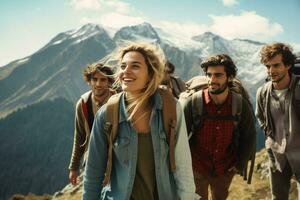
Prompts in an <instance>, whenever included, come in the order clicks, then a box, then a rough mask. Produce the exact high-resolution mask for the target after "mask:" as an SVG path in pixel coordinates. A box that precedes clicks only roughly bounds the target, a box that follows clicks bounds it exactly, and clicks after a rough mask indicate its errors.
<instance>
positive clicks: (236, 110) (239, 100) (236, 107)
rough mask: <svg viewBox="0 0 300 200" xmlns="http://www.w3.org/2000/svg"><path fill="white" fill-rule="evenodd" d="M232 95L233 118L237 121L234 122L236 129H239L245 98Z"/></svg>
mask: <svg viewBox="0 0 300 200" xmlns="http://www.w3.org/2000/svg"><path fill="white" fill-rule="evenodd" d="M231 94H232V116H233V117H235V118H236V119H237V120H234V127H235V128H237V125H238V123H239V122H240V120H241V114H242V106H243V97H242V95H241V94H238V93H236V92H233V91H232V92H231Z"/></svg>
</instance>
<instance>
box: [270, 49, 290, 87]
mask: <svg viewBox="0 0 300 200" xmlns="http://www.w3.org/2000/svg"><path fill="white" fill-rule="evenodd" d="M265 65H266V68H267V73H268V75H269V76H270V77H271V80H272V82H273V83H279V82H281V81H282V80H284V79H285V78H288V77H287V76H289V69H290V66H286V65H285V64H284V63H283V61H282V55H281V54H278V55H276V56H274V57H273V58H271V59H270V60H269V61H268V62H267V63H266V64H265Z"/></svg>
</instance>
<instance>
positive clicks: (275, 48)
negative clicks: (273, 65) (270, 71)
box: [260, 42, 296, 71]
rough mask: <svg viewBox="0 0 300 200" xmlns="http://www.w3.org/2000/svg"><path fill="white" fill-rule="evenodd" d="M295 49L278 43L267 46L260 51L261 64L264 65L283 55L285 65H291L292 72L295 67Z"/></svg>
mask: <svg viewBox="0 0 300 200" xmlns="http://www.w3.org/2000/svg"><path fill="white" fill-rule="evenodd" d="M292 51H293V49H292V47H290V46H289V45H287V44H284V43H280V42H276V43H272V44H266V45H265V46H263V47H262V49H261V51H260V56H261V59H260V62H261V63H262V64H264V65H266V63H267V62H268V61H269V60H271V59H272V58H274V57H275V56H277V55H280V54H281V55H282V62H283V63H284V65H291V68H290V71H291V70H292V68H293V67H294V63H295V60H296V56H295V55H294V54H293V52H292Z"/></svg>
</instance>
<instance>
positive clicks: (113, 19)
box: [100, 12, 145, 28]
mask: <svg viewBox="0 0 300 200" xmlns="http://www.w3.org/2000/svg"><path fill="white" fill-rule="evenodd" d="M144 21H145V19H144V18H143V17H139V16H136V17H135V16H130V15H123V14H120V13H116V12H111V13H107V14H104V15H103V16H102V17H101V19H100V23H101V24H102V25H104V26H107V27H111V28H120V27H123V26H129V25H135V24H140V23H143V22H144Z"/></svg>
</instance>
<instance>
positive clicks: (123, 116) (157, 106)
mask: <svg viewBox="0 0 300 200" xmlns="http://www.w3.org/2000/svg"><path fill="white" fill-rule="evenodd" d="M150 102H151V103H152V110H162V99H161V96H160V95H159V92H158V90H156V92H155V93H154V94H153V95H152V96H151V97H150ZM128 117H129V115H128V113H127V112H126V103H125V95H124V92H123V93H122V95H121V100H120V108H119V123H121V122H123V121H127V119H128Z"/></svg>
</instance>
